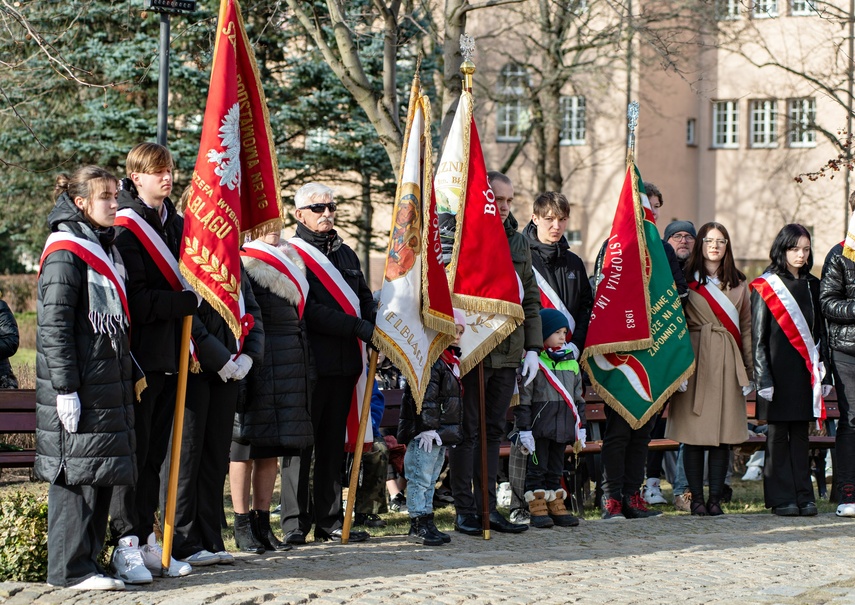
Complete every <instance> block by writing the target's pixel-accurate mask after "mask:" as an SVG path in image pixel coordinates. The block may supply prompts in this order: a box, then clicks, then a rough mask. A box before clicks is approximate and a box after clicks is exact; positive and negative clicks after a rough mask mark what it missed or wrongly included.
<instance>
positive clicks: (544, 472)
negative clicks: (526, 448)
mask: <svg viewBox="0 0 855 605" xmlns="http://www.w3.org/2000/svg"><path fill="white" fill-rule="evenodd" d="M566 445H567V444H566V443H559V442H558V441H554V440H552V439H546V438H544V437H541V438H539V439H535V440H534V446H535V447H534V449H535V452H534V455H533V456H529V457H528V460H527V464H526V470H525V491H527V492H530V491H532V490H536V489H547V490H556V489H558V488H560V487H561V474H562V473H563V472H564V448H565V447H566Z"/></svg>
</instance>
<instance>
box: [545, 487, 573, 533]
mask: <svg viewBox="0 0 855 605" xmlns="http://www.w3.org/2000/svg"><path fill="white" fill-rule="evenodd" d="M550 496H551V497H550ZM566 497H567V492H566V491H564V490H563V489H557V490H555V491H554V492H549V494H548V495H547V497H546V502H547V504H546V505H547V508H548V509H549V516H550V517H551V518H552V520H553V521H554V522H555V525H557V526H558V527H576V526H577V525H579V519H577V518H576V517H574V516H573V515H571V514H570V513H569V512H567V508H566V507H565V506H564V499H565V498H566Z"/></svg>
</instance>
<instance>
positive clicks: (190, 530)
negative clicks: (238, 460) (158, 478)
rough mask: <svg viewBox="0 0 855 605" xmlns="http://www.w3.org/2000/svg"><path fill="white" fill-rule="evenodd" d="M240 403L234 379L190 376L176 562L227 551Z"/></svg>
mask: <svg viewBox="0 0 855 605" xmlns="http://www.w3.org/2000/svg"><path fill="white" fill-rule="evenodd" d="M237 398H238V383H237V382H235V381H234V380H229V381H228V382H223V381H222V380H220V377H219V376H218V375H217V374H216V373H212V372H202V373H201V374H190V375H189V376H188V377H187V405H186V408H185V410H184V430H183V431H182V437H181V466H180V470H179V473H178V491H177V499H176V508H175V537H174V540H173V546H172V556H174V557H175V558H176V559H183V558H185V557H189V556H190V555H192V554H194V553H197V552H199V551H200V550H209V551H211V552H219V551H221V550H225V545H224V544H223V535H222V528H221V525H220V517H221V515H222V511H223V485H224V482H225V480H226V473H227V472H228V470H229V446H230V445H231V442H232V427H233V426H234V417H235V407H236V406H237ZM163 510H166V506H165V504H164V506H163Z"/></svg>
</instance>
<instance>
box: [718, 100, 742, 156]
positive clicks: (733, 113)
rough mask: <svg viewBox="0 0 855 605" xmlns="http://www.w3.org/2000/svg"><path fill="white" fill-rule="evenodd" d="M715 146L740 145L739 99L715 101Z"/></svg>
mask: <svg viewBox="0 0 855 605" xmlns="http://www.w3.org/2000/svg"><path fill="white" fill-rule="evenodd" d="M713 147H719V148H722V149H736V148H737V147H739V105H738V103H737V101H714V102H713Z"/></svg>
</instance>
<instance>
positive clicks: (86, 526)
mask: <svg viewBox="0 0 855 605" xmlns="http://www.w3.org/2000/svg"><path fill="white" fill-rule="evenodd" d="M112 494H113V488H112V487H95V486H92V485H65V483H64V477H60V478H59V479H58V480H57V482H56V483H52V484H51V485H50V487H49V488H48V573H47V581H48V584H50V585H52V586H73V585H75V584H79V583H80V582H82V581H83V580H86V579H87V578H91V577H92V576H95V575H98V574H101V573H104V570H103V569H101V567H100V566H99V565H98V555H100V554H101V549H102V548H103V546H104V537H105V535H106V533H107V515H108V513H109V510H110V499H111V497H112Z"/></svg>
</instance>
